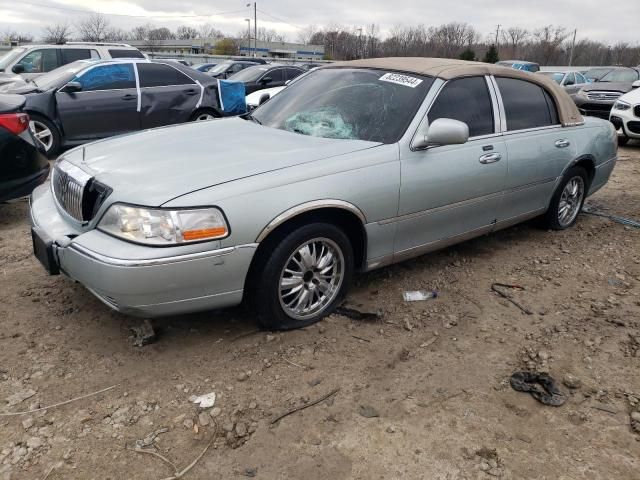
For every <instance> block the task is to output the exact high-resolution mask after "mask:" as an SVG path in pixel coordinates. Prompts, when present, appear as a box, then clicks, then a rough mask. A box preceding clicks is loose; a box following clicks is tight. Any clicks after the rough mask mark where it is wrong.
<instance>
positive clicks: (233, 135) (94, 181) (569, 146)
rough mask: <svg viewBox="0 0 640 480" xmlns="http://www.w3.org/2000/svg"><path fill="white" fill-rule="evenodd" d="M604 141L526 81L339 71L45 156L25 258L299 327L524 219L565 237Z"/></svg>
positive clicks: (482, 70)
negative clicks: (247, 307)
mask: <svg viewBox="0 0 640 480" xmlns="http://www.w3.org/2000/svg"><path fill="white" fill-rule="evenodd" d="M616 142H617V136H616V132H615V130H614V128H613V126H612V125H611V124H610V123H608V122H606V121H603V120H599V119H596V118H584V119H583V118H582V116H581V115H580V113H579V112H578V110H577V109H576V107H575V105H574V104H573V102H572V101H571V99H570V98H569V96H568V95H567V94H566V93H565V92H564V91H563V90H561V89H560V88H559V87H558V86H557V85H556V84H555V83H554V82H553V81H552V80H549V79H547V78H546V77H544V76H541V75H532V74H530V73H527V72H522V71H518V70H513V69H509V68H506V67H500V66H496V65H489V64H481V63H473V62H463V61H456V60H446V59H430V58H384V59H372V60H357V61H353V62H344V63H337V64H332V65H328V66H325V67H322V68H319V69H317V70H315V71H311V72H310V73H308V74H305V75H303V76H301V77H299V79H297V80H295V81H294V82H293V83H291V84H290V85H289V86H288V87H287V88H286V89H284V90H283V91H282V92H281V93H279V94H278V95H277V96H275V97H274V98H273V99H271V100H270V101H268V102H267V103H265V104H263V105H262V106H260V107H258V108H257V109H256V110H254V111H253V112H252V113H251V114H250V115H247V116H245V117H235V118H227V119H220V120H213V121H210V122H198V123H190V124H185V125H180V126H173V127H165V128H157V129H153V130H147V131H144V132H141V133H137V134H132V135H124V136H120V137H117V138H113V139H110V140H104V141H99V142H95V143H91V144H88V145H85V146H83V147H79V148H76V149H74V150H70V151H68V152H66V153H65V154H63V155H61V156H60V158H58V160H57V161H56V163H55V166H54V168H53V171H52V174H51V181H50V182H49V183H48V184H45V185H42V186H40V187H39V188H38V189H37V190H36V191H35V192H34V193H33V196H32V198H31V219H32V223H33V244H34V252H35V255H36V256H37V258H38V259H39V260H40V261H41V262H42V263H43V265H44V266H45V268H46V269H47V270H48V272H49V273H51V274H57V273H59V272H63V273H64V274H66V275H68V276H69V277H71V278H72V279H74V280H77V281H78V282H81V283H82V284H84V285H85V286H86V287H87V288H88V289H89V290H90V291H91V292H93V293H94V294H95V295H96V296H97V297H98V298H99V299H100V300H102V301H103V302H104V303H105V304H106V305H108V306H109V307H111V308H114V309H116V310H118V311H121V312H124V313H127V314H132V315H138V316H142V317H153V316H160V315H171V314H179V313H185V312H194V311H199V310H209V309H217V308H221V307H228V306H231V305H236V304H239V303H241V301H243V299H247V300H249V301H250V302H252V304H253V305H254V308H255V312H256V315H257V317H258V319H259V321H260V323H261V324H262V326H264V327H265V328H270V329H289V328H296V327H302V326H305V325H309V324H311V323H313V322H316V321H318V320H319V319H321V318H322V317H323V316H325V315H327V314H329V313H331V312H332V311H333V309H334V308H336V306H337V305H338V304H339V303H340V302H341V301H342V299H343V297H344V295H345V293H346V290H347V288H348V285H349V283H350V281H351V279H352V277H353V275H354V272H355V271H357V270H360V271H362V270H371V269H375V268H379V267H382V266H385V265H389V264H391V263H394V262H399V261H402V260H405V259H408V258H411V257H415V256H417V255H421V254H424V253H425V252H430V251H432V250H435V249H438V248H442V247H444V246H446V245H451V244H453V243H456V242H460V241H463V240H466V239H469V238H472V237H476V236H479V235H483V234H486V233H489V232H493V231H495V230H498V229H501V228H504V227H507V226H509V225H513V224H515V223H518V222H522V221H524V220H526V219H529V218H533V217H541V219H542V220H543V221H544V223H545V224H546V226H547V227H549V228H552V229H557V230H560V229H565V228H568V227H570V226H572V225H573V224H574V223H575V221H576V217H577V216H578V213H579V211H580V209H581V207H582V204H583V202H584V199H585V197H587V196H588V195H590V194H592V193H594V192H595V191H597V190H598V189H599V188H601V187H602V186H603V185H604V184H605V183H606V182H607V180H608V179H609V176H610V174H611V171H612V170H613V167H614V165H615V163H616V159H617V143H616Z"/></svg>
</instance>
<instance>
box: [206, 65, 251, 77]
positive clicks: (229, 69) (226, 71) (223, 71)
mask: <svg viewBox="0 0 640 480" xmlns="http://www.w3.org/2000/svg"><path fill="white" fill-rule="evenodd" d="M255 65H256V63H255V62H247V61H236V60H227V61H226V62H222V63H219V64H218V65H216V66H215V67H213V68H212V69H211V70H209V71H208V72H207V75H209V76H211V77H213V78H220V79H223V80H224V79H226V78H229V77H230V76H231V75H233V74H234V73H238V72H239V71H241V70H244V69H245V68H249V67H254V66H255Z"/></svg>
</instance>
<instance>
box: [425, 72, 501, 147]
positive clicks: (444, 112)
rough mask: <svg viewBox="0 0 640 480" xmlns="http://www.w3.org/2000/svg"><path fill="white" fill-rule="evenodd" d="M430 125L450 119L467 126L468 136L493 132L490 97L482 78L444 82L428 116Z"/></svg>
mask: <svg viewBox="0 0 640 480" xmlns="http://www.w3.org/2000/svg"><path fill="white" fill-rule="evenodd" d="M427 118H428V120H429V123H432V122H433V121H434V120H436V119H438V118H451V119H453V120H459V121H461V122H464V123H466V124H467V126H468V127H469V137H478V136H480V135H489V134H492V133H495V126H494V121H493V107H492V104H491V96H490V95H489V89H488V88H487V82H486V80H485V79H484V77H468V78H459V79H456V80H451V81H449V82H447V84H446V85H445V86H444V88H443V89H442V90H441V91H440V93H439V94H438V98H436V100H435V102H434V103H433V105H432V106H431V109H430V110H429V114H428V115H427Z"/></svg>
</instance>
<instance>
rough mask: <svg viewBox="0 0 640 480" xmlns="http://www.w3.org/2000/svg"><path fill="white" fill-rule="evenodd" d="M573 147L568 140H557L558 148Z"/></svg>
mask: <svg viewBox="0 0 640 480" xmlns="http://www.w3.org/2000/svg"><path fill="white" fill-rule="evenodd" d="M569 145H571V142H570V141H569V140H567V139H566V138H561V139H560V140H556V147H558V148H565V147H568V146H569Z"/></svg>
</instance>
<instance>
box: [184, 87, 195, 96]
mask: <svg viewBox="0 0 640 480" xmlns="http://www.w3.org/2000/svg"><path fill="white" fill-rule="evenodd" d="M184 93H186V94H187V95H195V94H196V93H198V92H197V91H195V90H194V89H193V88H191V89H189V90H185V92H184Z"/></svg>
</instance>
